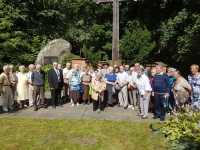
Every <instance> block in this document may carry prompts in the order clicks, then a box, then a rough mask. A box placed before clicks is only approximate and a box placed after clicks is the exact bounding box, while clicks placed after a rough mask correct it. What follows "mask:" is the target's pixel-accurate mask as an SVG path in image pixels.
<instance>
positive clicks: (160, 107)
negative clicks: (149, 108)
mask: <svg viewBox="0 0 200 150" xmlns="http://www.w3.org/2000/svg"><path fill="white" fill-rule="evenodd" d="M164 95H165V94H156V93H155V116H156V117H158V118H160V119H165V115H166V106H164V103H165V101H166V100H165V97H164Z"/></svg>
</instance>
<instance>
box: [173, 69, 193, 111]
mask: <svg viewBox="0 0 200 150" xmlns="http://www.w3.org/2000/svg"><path fill="white" fill-rule="evenodd" d="M172 75H173V77H174V79H175V82H174V84H173V85H172V91H173V94H174V98H175V101H176V106H178V107H179V108H180V107H182V108H183V107H184V104H186V102H187V101H188V98H189V95H190V92H191V91H192V88H191V86H190V84H189V83H188V81H187V80H186V79H185V78H183V77H182V76H181V72H180V71H178V70H176V71H174V72H173V74H172Z"/></svg>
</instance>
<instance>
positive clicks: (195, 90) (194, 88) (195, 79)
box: [188, 75, 200, 103]
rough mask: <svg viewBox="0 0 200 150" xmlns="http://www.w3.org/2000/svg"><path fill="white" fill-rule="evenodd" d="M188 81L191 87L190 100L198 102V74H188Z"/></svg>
mask: <svg viewBox="0 0 200 150" xmlns="http://www.w3.org/2000/svg"><path fill="white" fill-rule="evenodd" d="M188 80H189V83H190V85H191V87H192V93H191V100H192V102H193V103H194V102H200V75H198V76H197V77H194V76H192V75H189V76H188Z"/></svg>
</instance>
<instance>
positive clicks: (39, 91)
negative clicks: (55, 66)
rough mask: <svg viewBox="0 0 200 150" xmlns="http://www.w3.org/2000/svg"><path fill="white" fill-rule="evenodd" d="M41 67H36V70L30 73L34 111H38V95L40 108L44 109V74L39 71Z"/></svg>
mask: <svg viewBox="0 0 200 150" xmlns="http://www.w3.org/2000/svg"><path fill="white" fill-rule="evenodd" d="M41 68H42V66H41V65H39V64H38V65H36V70H35V71H33V72H32V75H31V81H32V85H33V89H34V111H37V109H38V104H39V102H38V95H40V97H41V107H42V108H44V107H45V106H44V84H45V73H44V71H42V70H41Z"/></svg>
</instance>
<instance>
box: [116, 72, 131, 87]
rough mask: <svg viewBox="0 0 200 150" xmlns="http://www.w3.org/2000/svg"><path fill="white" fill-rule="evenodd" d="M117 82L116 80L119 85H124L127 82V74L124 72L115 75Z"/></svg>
mask: <svg viewBox="0 0 200 150" xmlns="http://www.w3.org/2000/svg"><path fill="white" fill-rule="evenodd" d="M117 80H118V81H119V82H120V83H121V84H124V83H126V82H129V76H128V74H127V73H126V72H125V71H123V72H122V73H121V72H119V73H118V74H117Z"/></svg>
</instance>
